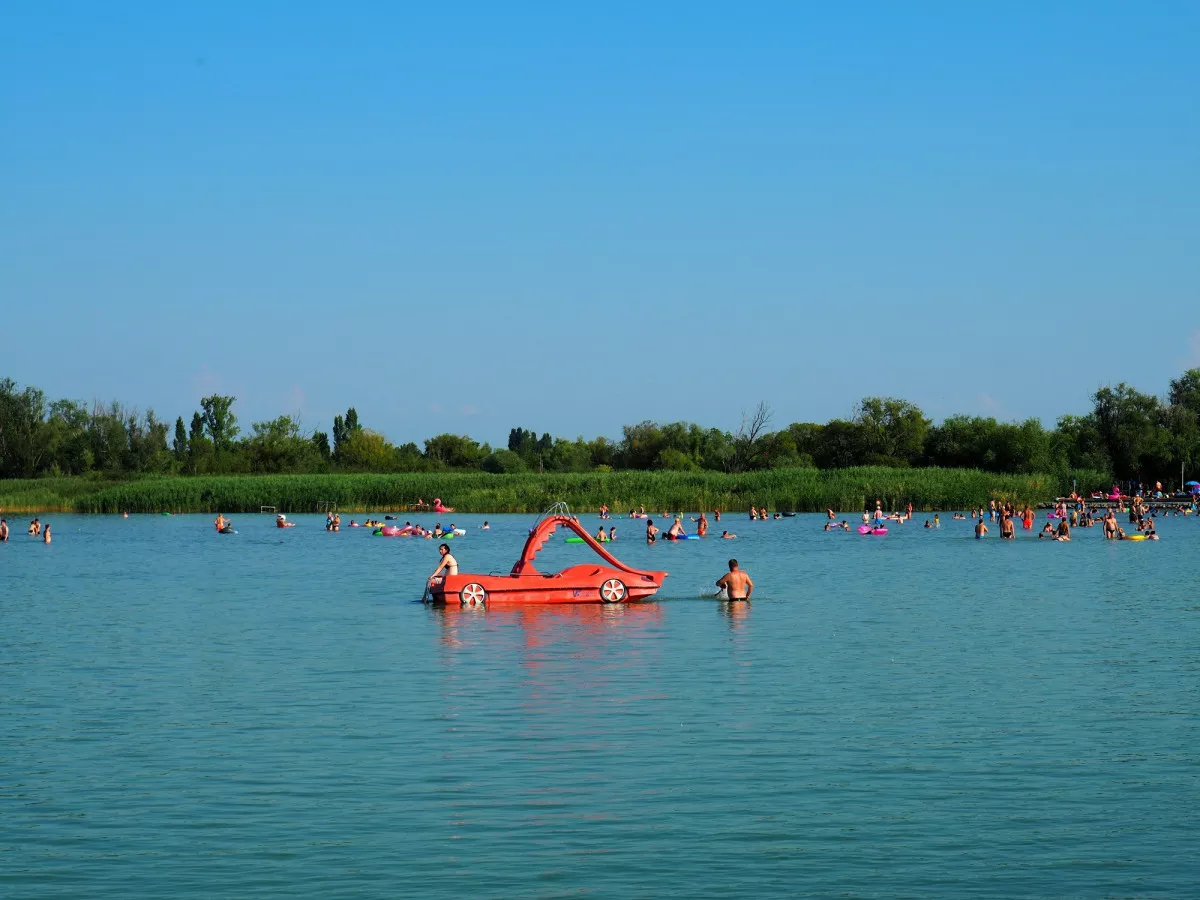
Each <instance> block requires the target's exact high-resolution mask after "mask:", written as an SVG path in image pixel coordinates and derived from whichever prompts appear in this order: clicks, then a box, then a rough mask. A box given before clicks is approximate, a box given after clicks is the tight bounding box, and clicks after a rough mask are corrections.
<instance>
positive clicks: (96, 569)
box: [0, 516, 1200, 898]
mask: <svg viewBox="0 0 1200 900" xmlns="http://www.w3.org/2000/svg"><path fill="white" fill-rule="evenodd" d="M49 518H50V520H51V521H52V522H53V525H54V531H55V535H56V539H55V543H54V544H52V545H51V546H49V547H46V546H43V545H42V544H40V543H35V542H33V541H32V540H30V539H27V538H26V537H25V536H24V535H23V534H21V535H20V536H18V537H16V538H14V539H13V541H12V542H10V543H9V544H8V545H6V546H5V545H0V704H2V705H0V895H3V896H5V897H27V896H28V897H101V896H103V897H131V896H146V897H151V896H153V897H159V896H172V897H186V898H191V897H195V898H200V897H215V896H224V897H231V896H260V895H278V896H289V897H314V898H315V897H342V896H346V897H352V896H353V897H397V896H411V897H432V898H439V897H462V896H471V897H496V898H501V897H547V898H549V897H567V896H572V897H574V896H579V895H581V894H582V895H584V896H590V897H659V896H677V897H741V896H759V897H763V896H768V897H785V896H806V895H811V896H821V897H827V896H864V897H961V896H967V895H970V896H994V897H1049V896H1072V897H1116V896H1120V897H1125V896H1138V897H1182V896H1194V895H1195V890H1196V888H1195V885H1196V883H1197V880H1198V876H1200V866H1198V864H1197V862H1196V857H1197V854H1196V849H1195V848H1196V846H1197V842H1198V837H1200V836H1198V833H1197V828H1196V826H1197V809H1198V808H1200V780H1198V779H1200V762H1198V758H1197V757H1198V751H1197V748H1198V747H1200V690H1198V685H1200V649H1198V648H1200V598H1198V590H1200V574H1198V569H1197V561H1198V559H1200V554H1198V552H1197V551H1198V550H1200V522H1197V521H1196V520H1194V519H1187V520H1185V519H1170V520H1166V521H1165V522H1163V523H1162V524H1161V525H1160V531H1161V533H1162V535H1163V540H1162V541H1160V542H1158V543H1157V544H1149V543H1142V544H1125V543H1122V544H1112V543H1106V542H1104V541H1103V540H1102V539H1101V538H1100V534H1099V529H1095V530H1093V531H1091V532H1083V531H1077V532H1076V539H1075V540H1074V541H1073V542H1072V543H1070V544H1051V543H1047V542H1044V541H1038V540H1037V539H1036V538H1035V537H1031V536H1029V535H1028V534H1025V533H1020V534H1019V539H1018V540H1017V541H1016V542H1014V543H1011V544H1003V543H1002V542H1000V541H999V540H998V538H996V537H995V536H994V535H993V537H991V538H989V539H987V540H985V541H981V542H977V541H974V540H972V539H971V537H970V525H969V523H964V522H952V521H949V520H947V521H944V522H943V523H942V528H941V529H940V530H939V531H936V532H935V531H925V530H923V529H921V528H920V527H915V526H913V525H906V526H904V527H902V528H893V530H892V533H891V534H889V535H888V536H886V537H882V538H876V537H860V536H859V535H857V534H825V533H823V532H822V531H821V530H820V529H821V526H822V524H823V519H821V518H818V517H814V516H807V517H798V518H795V519H787V520H782V521H772V522H765V523H751V522H747V521H745V520H744V519H742V518H740V517H739V518H736V519H731V518H729V517H727V518H726V520H725V521H724V522H723V523H721V525H718V526H717V530H718V533H719V531H720V529H721V528H726V527H729V528H732V529H734V530H736V531H737V533H738V534H739V535H740V537H739V538H738V540H737V541H733V542H722V541H719V540H713V539H710V540H707V541H689V542H684V543H680V544H678V545H671V544H659V545H657V546H655V547H646V546H645V545H644V544H643V543H642V542H640V541H638V540H637V539H636V538H637V535H639V534H640V533H641V530H642V529H641V527H640V525H639V523H635V522H626V521H624V520H616V521H615V522H613V523H610V524H615V525H616V526H617V528H618V534H619V536H620V540H619V541H618V543H617V544H616V545H615V547H614V550H615V551H616V552H617V554H618V555H619V556H620V557H621V558H622V559H624V560H625V561H627V562H629V563H631V564H633V565H636V566H642V567H646V568H662V569H666V570H668V571H669V572H670V573H671V577H670V578H669V579H668V581H667V585H666V588H665V589H664V590H663V592H662V594H661V599H660V601H659V602H656V603H649V604H644V605H639V606H617V607H603V608H602V607H600V606H589V607H559V608H548V609H541V610H502V609H495V610H487V611H462V610H458V609H432V608H427V607H424V606H422V605H420V604H419V603H414V602H412V601H413V600H414V599H416V598H417V597H419V596H420V591H421V584H422V579H423V576H424V575H426V574H428V572H429V571H431V570H432V568H433V567H434V565H435V563H436V558H437V556H436V551H435V544H434V543H432V542H426V541H420V540H404V539H390V540H389V539H383V538H374V537H371V536H370V535H369V534H367V533H366V532H364V531H360V530H351V529H346V530H343V531H342V532H341V533H340V534H327V533H325V532H324V531H323V529H322V527H321V520H319V519H318V518H316V517H299V518H298V521H299V527H297V528H294V529H289V530H287V531H280V530H277V529H275V528H273V527H272V523H271V519H270V517H269V516H238V517H235V520H236V526H237V528H238V530H239V532H240V533H239V534H237V535H232V536H217V535H215V534H213V533H212V528H211V524H210V523H209V518H208V517H192V516H180V517H173V518H165V517H159V516H153V517H151V516H145V517H135V518H131V519H129V520H124V519H119V518H100V517H72V516H50V517H49ZM456 518H457V524H459V525H460V526H466V527H467V528H468V531H469V534H468V535H467V537H465V538H461V539H459V540H458V541H457V542H456V543H455V544H454V545H453V546H454V551H455V554H456V555H457V556H458V558H459V560H460V562H461V563H462V566H463V569H464V571H483V572H487V571H492V570H507V569H508V567H509V566H510V565H511V564H512V562H513V560H514V559H515V558H516V556H517V554H518V552H519V549H520V546H521V542H522V540H523V537H524V534H525V531H526V530H527V528H528V527H529V525H530V524H531V518H530V517H525V516H520V517H517V516H511V517H505V516H492V517H489V518H491V520H492V524H493V527H492V530H491V531H489V532H480V531H478V530H477V528H476V527H475V526H476V525H478V524H479V522H480V521H482V517H470V516H458V517H456ZM348 520H349V517H347V521H348ZM19 524H20V525H21V526H22V527H21V529H20V530H21V531H23V524H24V523H23V522H22V523H19ZM585 524H599V523H598V522H595V521H594V520H592V519H590V518H589V519H587V520H585ZM732 554H736V555H737V556H738V557H739V558H740V559H741V560H742V563H743V565H744V567H745V568H747V569H748V570H749V571H750V572H751V573H752V575H753V576H754V578H755V580H756V582H757V583H758V591H757V593H756V595H755V599H754V600H753V601H752V602H751V603H749V604H728V603H720V602H717V601H715V600H712V599H703V598H702V597H701V594H702V593H703V592H704V591H707V590H709V586H710V585H711V583H712V582H713V581H714V580H715V579H716V578H717V577H718V576H719V575H720V574H721V573H722V572H723V571H724V568H725V560H726V559H727V558H728V556H730V555H732ZM589 555H590V551H589V550H587V548H585V547H581V546H579V545H565V544H558V543H553V544H551V545H550V546H548V547H547V549H546V551H544V553H543V556H542V557H541V558H539V564H542V565H541V567H542V568H543V569H553V568H556V567H558V566H560V565H564V566H565V565H567V564H570V563H571V562H573V561H579V560H581V559H584V558H586V557H587V556H589ZM543 563H544V564H543Z"/></svg>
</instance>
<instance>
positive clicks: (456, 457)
mask: <svg viewBox="0 0 1200 900" xmlns="http://www.w3.org/2000/svg"><path fill="white" fill-rule="evenodd" d="M491 452H492V450H491V448H490V447H489V446H488V445H487V444H483V445H480V444H479V443H478V442H476V441H473V440H471V438H470V437H468V436H467V435H465V434H463V435H458V434H439V435H435V436H434V437H431V438H428V439H427V440H426V441H425V458H426V459H428V460H430V461H431V462H434V463H436V464H437V465H438V466H445V467H446V468H449V469H478V468H479V467H480V466H481V465H482V464H483V461H484V459H486V458H487V457H488V456H489V455H490V454H491Z"/></svg>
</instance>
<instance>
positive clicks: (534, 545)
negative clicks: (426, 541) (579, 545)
mask: <svg viewBox="0 0 1200 900" xmlns="http://www.w3.org/2000/svg"><path fill="white" fill-rule="evenodd" d="M560 525H561V526H563V527H564V528H569V529H571V530H572V531H574V532H575V533H576V534H577V535H579V536H580V537H581V538H583V542H584V543H585V544H587V545H588V546H589V547H591V548H592V549H593V550H595V551H596V553H597V554H598V555H599V556H600V558H601V559H602V560H604V562H606V563H608V565H606V566H605V565H598V564H595V563H591V564H585V565H580V566H571V567H570V568H567V569H563V570H562V571H561V572H554V573H551V574H544V573H542V572H539V571H538V570H537V569H535V568H534V567H533V560H534V558H535V557H536V556H537V554H538V551H539V550H541V549H542V547H544V546H546V542H547V541H549V540H550V538H551V536H552V535H553V534H554V532H555V531H557V530H558V527H559V526H560ZM666 577H667V573H666V572H641V571H639V570H637V569H631V568H630V567H629V566H627V565H625V564H624V563H623V562H621V561H620V560H619V559H617V558H616V557H615V556H613V555H612V554H611V553H609V552H608V551H607V550H605V549H604V547H603V546H601V545H600V543H599V542H597V541H596V539H595V538H593V537H592V536H591V535H590V534H588V532H587V530H586V529H585V528H584V527H583V526H582V525H580V524H579V523H578V522H577V521H576V520H575V519H574V518H572V517H571V515H570V513H569V511H568V510H567V508H566V506H565V505H564V504H561V503H560V504H555V506H554V507H553V508H552V509H551V510H550V512H548V513H547V514H546V515H545V516H544V517H543V518H542V519H541V520H540V521H539V522H538V524H537V526H536V527H535V528H534V529H533V531H531V532H530V534H529V537H528V539H527V540H526V541H525V549H524V550H523V551H522V552H521V558H520V559H518V560H517V562H516V564H515V565H514V566H513V567H512V571H511V572H509V573H508V574H507V575H471V574H467V575H463V574H458V575H447V576H446V577H445V578H444V579H443V580H442V581H441V583H440V584H437V585H435V586H433V587H431V588H430V589H429V596H430V597H431V598H432V602H434V603H454V604H459V605H462V606H483V605H484V604H487V605H489V606H492V605H498V604H509V603H621V602H624V601H626V600H645V599H646V598H647V597H650V596H652V595H653V594H654V593H655V592H656V591H657V590H658V589H659V588H660V587H662V583H663V581H664V580H665V579H666Z"/></svg>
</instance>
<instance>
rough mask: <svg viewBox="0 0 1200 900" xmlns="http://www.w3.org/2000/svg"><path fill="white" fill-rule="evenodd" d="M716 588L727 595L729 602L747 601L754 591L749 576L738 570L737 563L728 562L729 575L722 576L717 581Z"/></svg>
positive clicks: (734, 561)
mask: <svg viewBox="0 0 1200 900" xmlns="http://www.w3.org/2000/svg"><path fill="white" fill-rule="evenodd" d="M717 587H719V588H721V589H722V590H724V591H725V593H726V594H728V595H729V599H730V600H749V599H750V594H751V593H753V591H754V582H753V581H752V580H751V578H750V576H749V575H747V574H746V573H745V572H743V571H742V570H741V569H739V568H738V561H737V560H736V559H731V560H730V561H729V574H727V575H722V576H721V577H720V579H718V581H717Z"/></svg>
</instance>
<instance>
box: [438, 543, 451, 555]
mask: <svg viewBox="0 0 1200 900" xmlns="http://www.w3.org/2000/svg"><path fill="white" fill-rule="evenodd" d="M438 549H439V550H445V551H446V552H447V553H449V552H450V545H449V544H438Z"/></svg>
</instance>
